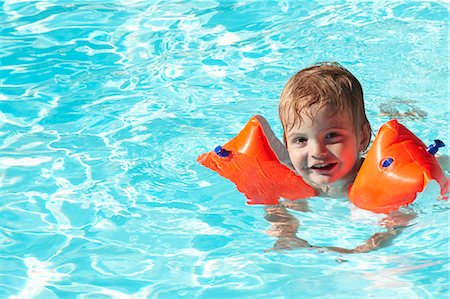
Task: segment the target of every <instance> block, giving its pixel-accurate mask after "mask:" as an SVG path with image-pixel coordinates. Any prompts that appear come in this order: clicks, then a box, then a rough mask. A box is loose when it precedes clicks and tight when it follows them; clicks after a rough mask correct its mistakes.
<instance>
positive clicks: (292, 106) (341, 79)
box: [279, 63, 371, 197]
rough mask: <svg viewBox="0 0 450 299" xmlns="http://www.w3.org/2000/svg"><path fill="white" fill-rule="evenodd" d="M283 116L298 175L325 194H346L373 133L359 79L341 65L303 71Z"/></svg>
mask: <svg viewBox="0 0 450 299" xmlns="http://www.w3.org/2000/svg"><path fill="white" fill-rule="evenodd" d="M279 114H280V120H281V123H282V125H283V129H284V134H283V140H284V142H285V145H286V147H287V150H288V153H289V157H290V159H291V162H292V166H293V168H294V169H295V171H296V172H297V174H298V175H300V176H301V177H302V178H303V179H304V180H305V181H306V182H307V183H308V184H309V185H311V186H312V187H314V188H315V189H316V190H317V191H319V193H320V194H321V195H326V196H339V197H341V196H346V195H347V191H348V186H349V184H351V183H352V182H353V180H354V178H355V176H356V174H357V172H358V170H359V168H360V166H361V163H362V160H363V159H362V157H361V153H362V152H363V151H364V150H365V149H366V148H367V147H368V145H369V142H370V135H371V129H370V124H369V121H368V120H367V117H366V112H365V109H364V100H363V91H362V88H361V84H360V83H359V81H358V80H357V79H356V78H355V77H354V76H353V75H352V74H351V73H350V72H349V71H348V70H346V69H345V68H343V67H342V66H341V65H339V64H337V63H320V64H316V65H313V66H311V67H309V68H306V69H303V70H301V71H300V72H298V73H297V74H295V75H294V76H293V77H292V78H291V79H290V80H289V81H288V82H287V84H286V86H285V87H284V90H283V92H282V94H281V99H280V103H279Z"/></svg>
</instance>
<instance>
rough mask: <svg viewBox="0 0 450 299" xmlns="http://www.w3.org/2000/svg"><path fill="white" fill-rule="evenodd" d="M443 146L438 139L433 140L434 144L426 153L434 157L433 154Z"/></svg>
mask: <svg viewBox="0 0 450 299" xmlns="http://www.w3.org/2000/svg"><path fill="white" fill-rule="evenodd" d="M444 146H445V144H444V142H442V141H441V140H439V139H435V140H434V143H433V144H431V145H430V146H429V147H428V148H427V151H428V152H429V153H430V154H432V155H434V154H436V153H437V151H438V150H439V148H440V147H444Z"/></svg>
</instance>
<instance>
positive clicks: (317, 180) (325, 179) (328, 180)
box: [309, 176, 336, 186]
mask: <svg viewBox="0 0 450 299" xmlns="http://www.w3.org/2000/svg"><path fill="white" fill-rule="evenodd" d="M309 181H310V182H312V183H313V184H315V185H317V186H326V185H331V184H333V183H334V182H335V181H336V180H335V179H334V178H333V177H330V176H319V177H312V178H310V180H309Z"/></svg>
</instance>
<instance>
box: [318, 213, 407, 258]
mask: <svg viewBox="0 0 450 299" xmlns="http://www.w3.org/2000/svg"><path fill="white" fill-rule="evenodd" d="M415 217H416V214H415V213H402V212H398V211H396V212H392V213H391V214H389V216H387V217H386V218H384V219H383V220H382V222H381V223H382V225H384V226H385V227H386V228H387V231H385V232H379V233H375V234H373V235H372V236H371V237H370V238H369V239H367V241H366V242H365V243H364V244H363V245H360V246H357V247H355V248H354V249H346V248H341V247H334V246H330V247H325V248H326V249H328V250H330V251H335V252H339V253H363V252H369V251H373V250H377V249H379V248H383V247H387V246H389V245H390V244H391V243H392V241H393V240H394V239H395V237H397V236H398V235H399V234H400V233H401V232H402V231H403V230H404V229H405V227H407V226H408V224H409V222H410V221H411V220H412V219H414V218H415Z"/></svg>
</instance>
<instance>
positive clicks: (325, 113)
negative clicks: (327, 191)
mask: <svg viewBox="0 0 450 299" xmlns="http://www.w3.org/2000/svg"><path fill="white" fill-rule="evenodd" d="M312 109H313V110H312V111H311V112H313V114H311V115H315V116H314V117H313V119H311V118H310V117H308V116H307V115H306V114H305V115H302V123H301V124H300V125H296V126H294V127H293V128H291V129H290V130H288V131H286V132H285V133H286V142H287V150H288V152H289V157H290V158H291V161H292V164H293V165H294V168H295V170H296V171H297V173H298V174H299V175H300V176H302V177H303V178H304V179H305V180H306V181H307V182H309V183H312V184H313V185H317V186H324V185H330V184H333V183H335V182H337V181H339V180H342V179H348V178H349V177H351V176H352V175H353V174H354V173H355V172H356V171H357V167H358V163H357V162H358V160H359V151H361V150H363V148H364V146H363V145H361V144H363V143H362V141H361V139H362V138H360V137H361V136H357V135H356V133H355V129H354V126H353V123H352V121H351V117H349V115H348V113H336V114H333V111H331V110H330V108H322V109H320V110H319V111H318V112H316V111H315V110H317V109H314V107H313V108H312ZM315 113H316V114H315Z"/></svg>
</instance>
